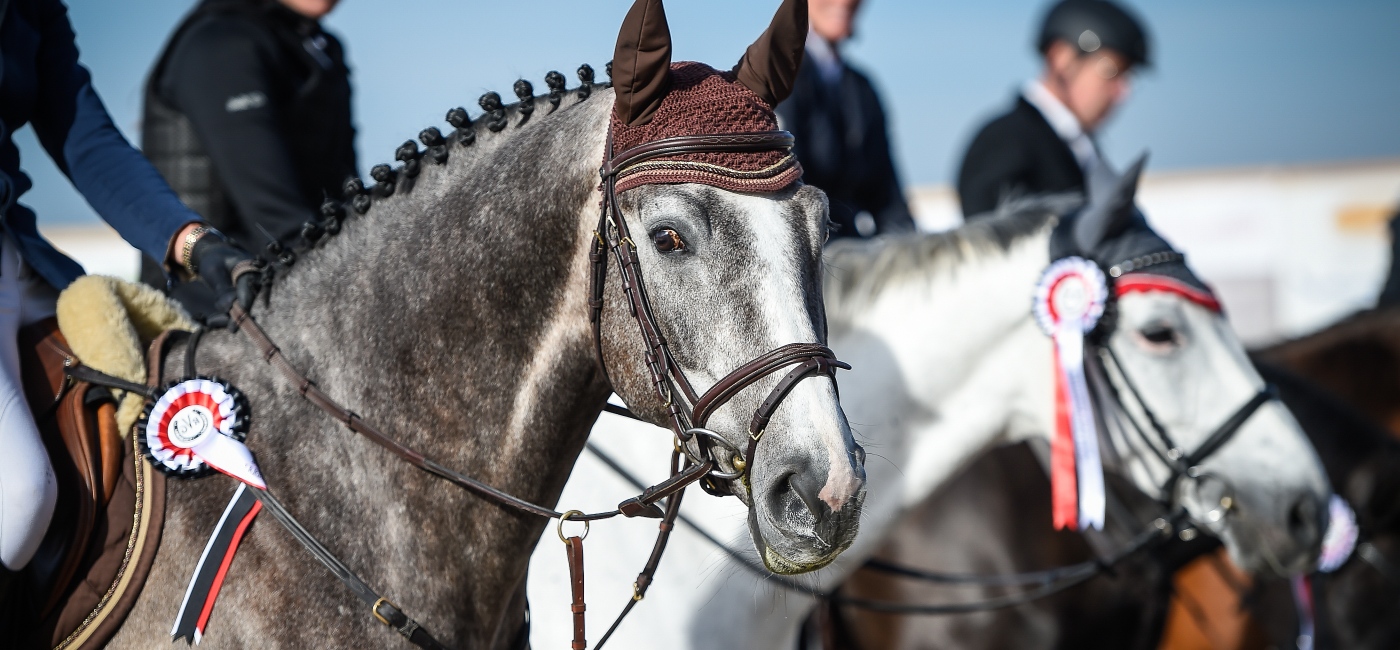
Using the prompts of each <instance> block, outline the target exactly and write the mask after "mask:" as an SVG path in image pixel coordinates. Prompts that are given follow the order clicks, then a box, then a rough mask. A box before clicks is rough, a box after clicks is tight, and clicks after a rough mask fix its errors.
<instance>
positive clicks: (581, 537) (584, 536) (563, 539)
mask: <svg viewBox="0 0 1400 650" xmlns="http://www.w3.org/2000/svg"><path fill="white" fill-rule="evenodd" d="M582 515H583V511H582V510H569V511H568V512H565V513H564V514H562V515H559V524H558V525H557V526H556V527H555V531H556V532H557V533H558V534H559V541H561V542H564V544H565V545H568V543H569V539H568V538H566V537H564V522H566V521H568V520H569V518H570V517H575V516H582ZM579 521H582V522H583V534H582V535H578V538H579V541H583V540H585V539H588V520H587V519H581V520H579Z"/></svg>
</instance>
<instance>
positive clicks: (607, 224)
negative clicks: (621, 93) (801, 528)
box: [589, 131, 850, 496]
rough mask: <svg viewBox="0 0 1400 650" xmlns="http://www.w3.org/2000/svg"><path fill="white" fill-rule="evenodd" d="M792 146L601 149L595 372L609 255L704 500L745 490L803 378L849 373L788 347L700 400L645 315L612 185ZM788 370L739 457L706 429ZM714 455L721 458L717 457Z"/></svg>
mask: <svg viewBox="0 0 1400 650" xmlns="http://www.w3.org/2000/svg"><path fill="white" fill-rule="evenodd" d="M792 145H793V137H792V134H791V133H788V132H787V131H763V132H757V133H728V134H712V135H694V136H682V137H675V138H665V139H662V140H655V141H652V142H648V143H645V144H642V145H638V146H636V147H633V148H631V149H627V150H625V151H623V152H621V153H619V154H616V155H613V154H612V150H613V141H612V134H611V132H610V133H609V135H608V143H607V150H608V159H607V161H606V162H605V163H604V164H603V166H602V168H601V169H600V170H599V175H600V176H601V177H602V194H603V202H602V209H601V211H600V214H599V216H598V228H597V229H596V230H594V231H593V236H594V241H593V247H592V250H591V251H590V253H589V261H590V262H591V263H592V265H593V272H592V279H591V283H590V284H591V288H592V297H591V298H590V300H589V307H590V308H591V310H592V313H591V321H592V323H593V338H594V344H595V349H596V353H597V360H598V365H599V367H600V368H602V369H603V374H604V375H605V376H606V374H607V367H606V364H605V362H604V358H603V332H602V321H603V306H604V301H603V297H604V286H605V284H606V277H607V268H608V255H607V249H611V250H612V253H613V257H615V258H616V259H617V265H618V275H619V277H620V279H621V280H622V289H623V292H624V294H625V295H626V296H627V303H628V307H629V309H630V310H631V313H632V317H633V318H634V319H635V320H636V321H637V327H638V329H639V330H640V331H641V335H642V341H643V343H644V345H645V346H646V349H645V351H644V352H643V360H644V363H645V364H646V368H647V372H648V373H649V374H650V378H651V384H652V387H653V389H654V390H655V391H656V396H657V398H658V399H659V400H660V401H661V406H662V409H663V410H664V411H665V412H666V417H667V419H668V424H669V426H670V429H671V431H672V433H673V434H674V435H675V436H676V448H677V449H680V450H683V451H684V453H685V454H686V456H687V457H688V459H689V461H690V462H692V463H694V464H696V465H705V464H712V465H714V468H713V469H711V471H710V472H709V473H708V474H707V475H706V476H705V477H704V480H702V481H701V483H700V484H701V487H703V488H705V490H706V491H707V492H710V493H711V494H716V495H719V494H724V493H725V492H726V491H727V492H729V493H731V494H733V493H734V492H733V491H732V490H727V488H726V487H724V486H723V485H722V484H721V483H720V482H721V481H730V480H735V479H741V480H742V481H743V482H744V484H745V486H747V485H748V471H749V469H750V468H752V467H753V466H754V465H753V463H754V456H755V454H757V453H758V442H759V440H761V439H762V438H763V433H764V430H765V428H766V427H767V425H768V422H769V420H770V419H771V418H772V417H773V413H774V411H776V410H777V408H778V406H779V405H780V404H781V403H782V401H783V399H784V398H785V397H787V395H788V393H789V392H791V391H792V389H793V388H794V387H796V385H797V384H798V382H801V381H802V380H803V379H807V378H808V377H816V376H828V377H831V379H832V382H833V384H834V382H835V380H836V369H837V368H842V369H846V370H849V369H850V366H849V365H847V364H845V363H842V362H841V361H838V360H837V359H836V354H835V353H834V352H832V351H831V350H830V349H829V348H827V347H826V346H824V345H820V344H817V343H789V344H787V345H784V346H782V347H779V348H777V349H775V350H772V351H771V352H768V353H766V354H763V355H761V356H759V357H758V358H756V359H753V360H751V361H749V362H747V363H745V364H743V365H741V366H739V367H738V368H736V369H735V370H734V371H732V372H730V373H729V374H728V375H725V376H724V377H723V378H722V379H720V380H719V381H718V382H716V383H715V385H714V386H712V387H711V388H710V389H709V390H707V391H705V393H704V394H699V393H698V392H697V391H696V390H695V387H694V386H693V385H692V384H691V382H690V380H689V379H688V378H687V377H686V375H685V371H683V370H682V369H681V367H680V365H679V364H677V363H676V360H675V357H674V356H673V355H672V354H671V349H670V347H669V345H668V344H667V342H666V338H665V336H663V335H662V333H661V327H660V324H659V323H658V322H657V320H656V315H655V313H654V312H653V310H652V306H651V300H650V299H649V298H648V296H647V290H646V284H645V282H643V280H642V270H641V266H640V264H639V259H638V255H637V245H636V243H635V242H634V241H633V239H632V237H631V233H630V231H629V230H628V228H627V219H626V217H625V216H624V215H623V214H622V210H621V209H620V207H619V205H618V201H617V179H618V176H619V175H620V174H621V173H622V172H624V171H625V170H627V168H628V167H631V166H633V165H637V164H639V163H642V162H645V161H647V160H652V159H655V158H660V157H669V156H676V155H681V154H688V153H746V152H760V151H772V150H788V149H791V148H792ZM794 364H796V366H797V367H795V368H793V369H792V370H791V371H789V372H788V373H787V374H786V375H784V376H783V378H782V379H781V380H779V382H778V384H777V385H776V386H774V387H773V389H772V390H771V391H769V393H768V397H767V398H766V399H764V400H763V402H762V403H761V404H760V405H759V406H758V408H757V409H756V410H755V411H754V414H753V417H752V418H751V419H750V421H749V429H748V445H747V448H746V449H744V450H742V451H741V450H739V448H738V447H736V446H735V445H734V444H732V443H730V442H729V441H728V440H726V439H725V438H724V437H723V436H721V435H719V434H718V433H715V432H714V431H711V430H709V429H707V428H705V427H706V424H707V423H708V422H709V418H710V416H711V415H713V414H714V412H715V411H716V410H718V409H719V408H720V407H721V406H723V405H724V404H726V403H728V402H729V401H730V400H731V399H733V398H734V397H735V396H736V395H738V394H739V392H740V391H742V390H744V389H745V388H747V387H749V386H751V385H753V384H755V383H757V382H758V381H759V380H761V379H763V378H765V377H767V376H768V375H771V374H773V373H775V372H778V371H779V370H782V369H784V368H787V367H789V366H792V365H794ZM716 447H718V448H721V449H722V450H723V451H724V452H725V453H724V454H717V453H716V451H715V448H716ZM726 464H727V465H728V466H729V467H730V468H732V469H731V470H729V471H725V470H724V469H723V468H724V465H726ZM736 496H737V494H736Z"/></svg>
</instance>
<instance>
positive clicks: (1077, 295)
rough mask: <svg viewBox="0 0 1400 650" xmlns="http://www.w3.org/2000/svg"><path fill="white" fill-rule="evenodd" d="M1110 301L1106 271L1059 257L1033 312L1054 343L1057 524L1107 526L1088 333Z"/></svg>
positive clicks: (1047, 272) (1052, 478)
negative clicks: (1087, 361) (1087, 363)
mask: <svg viewBox="0 0 1400 650" xmlns="http://www.w3.org/2000/svg"><path fill="white" fill-rule="evenodd" d="M1107 302H1108V284H1107V282H1106V281H1105V278H1104V274H1103V271H1102V270H1100V269H1099V267H1098V265H1097V264H1095V263H1094V262H1092V261H1089V260H1086V259H1084V258H1082V257H1066V258H1061V259H1058V260H1055V261H1054V262H1052V263H1051V264H1050V266H1049V267H1048V268H1046V269H1045V273H1044V274H1042V275H1041V278H1040V282H1039V284H1037V285H1036V288H1035V300H1034V302H1033V305H1032V312H1033V313H1034V315H1035V319H1036V322H1037V323H1038V324H1039V325H1040V328H1041V330H1042V331H1043V332H1045V334H1046V335H1047V336H1049V337H1050V339H1051V341H1052V342H1053V349H1054V373H1055V413H1054V417H1055V422H1054V428H1055V430H1054V436H1053V437H1052V438H1051V439H1050V497H1051V506H1052V513H1053V516H1054V523H1055V529H1056V530H1059V529H1065V528H1068V529H1076V528H1077V529H1079V530H1086V529H1088V528H1091V527H1092V528H1097V529H1099V530H1103V520H1104V504H1105V497H1104V479H1103V460H1102V458H1100V457H1099V432H1098V423H1097V419H1096V418H1095V415H1094V403H1093V400H1092V399H1091V398H1090V396H1089V382H1088V381H1087V380H1086V379H1085V376H1084V338H1085V337H1086V336H1088V334H1089V333H1090V332H1092V331H1094V328H1095V327H1096V326H1097V325H1098V322H1099V318H1100V317H1102V316H1103V311H1104V305H1105V304H1107Z"/></svg>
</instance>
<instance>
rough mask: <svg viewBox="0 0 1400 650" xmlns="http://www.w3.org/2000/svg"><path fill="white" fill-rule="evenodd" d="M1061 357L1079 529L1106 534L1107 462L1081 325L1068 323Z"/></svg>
mask: <svg viewBox="0 0 1400 650" xmlns="http://www.w3.org/2000/svg"><path fill="white" fill-rule="evenodd" d="M1054 338H1055V347H1056V348H1057V349H1058V350H1059V353H1060V371H1061V372H1063V373H1064V375H1065V387H1066V388H1067V389H1068V391H1067V392H1068V393H1069V417H1070V430H1071V431H1072V432H1073V434H1074V467H1075V474H1076V477H1077V478H1078V485H1079V529H1080V530H1087V529H1088V528H1089V527H1090V526H1092V527H1094V528H1096V529H1098V530H1103V520H1104V507H1105V502H1106V497H1105V495H1104V478H1103V460H1102V458H1101V457H1100V456H1099V433H1098V426H1097V424H1096V422H1095V420H1094V403H1093V402H1091V401H1090V400H1089V384H1088V382H1087V381H1086V380H1085V378H1084V332H1083V330H1082V329H1080V328H1079V324H1078V323H1068V322H1066V323H1064V324H1062V326H1061V327H1060V329H1059V331H1058V332H1057V333H1056V334H1055V337H1054Z"/></svg>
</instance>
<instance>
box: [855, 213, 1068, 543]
mask: <svg viewBox="0 0 1400 650" xmlns="http://www.w3.org/2000/svg"><path fill="white" fill-rule="evenodd" d="M1008 218H1010V217H994V219H1008ZM994 225H995V224H974V225H971V226H966V227H964V228H963V229H962V230H960V231H958V232H956V233H953V234H952V235H951V236H948V235H927V236H925V237H928V238H937V237H944V238H949V237H951V238H952V239H953V240H954V244H955V245H953V246H949V247H947V249H946V250H945V251H943V252H942V253H941V254H931V255H927V256H925V257H924V258H922V259H921V260H920V262H919V266H918V267H917V270H916V271H915V272H912V273H908V274H907V275H905V277H904V279H903V280H897V281H893V282H891V283H890V284H889V285H888V286H886V287H885V288H883V289H881V290H879V291H877V292H876V293H875V294H874V295H873V296H871V298H870V299H869V303H868V304H867V306H866V308H864V309H861V310H859V311H858V312H853V314H852V316H853V317H852V318H850V319H849V320H845V319H842V318H841V317H840V316H837V317H834V318H833V319H832V321H833V322H832V325H831V329H832V332H833V335H832V343H833V348H834V349H835V350H836V351H837V352H838V354H840V355H841V357H842V358H843V359H850V362H851V364H852V366H854V368H855V370H853V371H852V375H853V377H852V380H851V381H847V382H844V383H843V386H842V388H843V394H842V398H843V399H842V406H843V408H845V409H846V412H847V414H848V417H849V418H850V420H851V421H852V422H860V423H864V424H866V426H864V427H862V428H861V430H860V434H861V435H862V436H863V437H864V440H868V441H869V442H870V444H869V445H867V446H868V447H869V449H870V451H871V452H872V453H874V454H888V456H887V457H888V458H889V459H890V461H891V462H896V463H897V465H898V470H899V471H892V472H890V471H881V470H880V469H877V468H876V469H872V468H867V471H868V472H869V473H870V474H871V477H870V480H871V485H872V487H871V496H872V500H873V501H884V502H885V504H884V505H883V506H876V507H875V508H873V509H872V508H871V507H870V505H869V504H867V514H866V518H865V519H864V520H863V522H862V526H863V530H864V531H866V535H865V536H866V537H867V539H870V538H878V537H879V536H880V535H878V534H875V535H872V534H870V531H872V530H882V528H881V527H880V523H881V522H880V521H879V520H878V519H877V517H880V516H882V515H881V513H883V516H885V517H889V518H890V521H889V522H887V523H889V524H892V523H893V518H895V517H897V516H898V515H899V513H900V512H902V511H903V509H904V508H906V507H909V506H912V505H914V504H916V503H919V502H921V501H923V500H924V499H925V498H926V497H927V496H928V495H929V494H930V493H932V491H933V490H934V489H936V488H937V487H938V486H939V485H941V484H942V483H943V482H944V481H946V480H947V479H948V478H949V477H950V476H951V475H952V474H953V473H954V472H956V471H957V470H958V469H959V468H961V467H962V466H963V465H965V464H966V463H968V462H970V461H971V460H972V458H974V457H975V456H976V455H977V454H978V453H980V452H981V451H982V450H984V449H986V448H987V447H988V446H990V445H992V444H994V443H995V442H998V441H1009V440H1016V439H1020V438H1023V437H1026V436H1030V435H1036V434H1042V435H1043V434H1044V432H1046V431H1048V430H1049V428H1048V423H1049V422H1050V418H1051V415H1052V414H1051V411H1050V409H1051V405H1052V402H1051V399H1050V395H1051V390H1052V386H1053V384H1052V378H1053V376H1054V375H1053V373H1052V371H1051V363H1052V359H1053V357H1052V348H1051V344H1050V340H1049V339H1048V338H1047V337H1045V336H1044V335H1043V334H1042V333H1041V332H1040V330H1039V329H1038V327H1037V326H1036V324H1035V322H1034V319H1033V318H1032V316H1031V294H1032V291H1033V289H1034V287H1035V284H1036V281H1037V280H1038V279H1039V277H1040V274H1041V272H1042V271H1043V270H1044V268H1045V266H1046V264H1047V261H1048V252H1047V251H1048V237H1049V228H1048V225H1047V226H1045V227H1040V228H1036V229H1034V230H1032V231H1031V232H1028V233H1027V234H1024V235H1022V236H1020V237H1018V238H1016V239H1014V240H1012V241H1011V242H1010V243H1009V244H1007V245H1005V246H1004V247H1003V246H1000V245H996V246H988V245H982V246H975V245H970V244H969V243H968V240H973V241H975V239H973V238H974V237H976V233H975V231H973V230H972V229H979V230H981V229H990V228H991V227H992V226H994ZM960 240H961V241H960ZM859 375H863V376H859ZM857 376H859V377H858V378H857ZM871 465H875V466H877V467H878V463H871ZM888 466H889V465H888V464H886V467H888ZM880 483H885V485H883V486H881V487H876V485H878V484H880ZM877 490H881V491H883V492H884V494H883V495H880V496H878V497H877V493H876V491H877ZM872 524H873V525H872Z"/></svg>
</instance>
